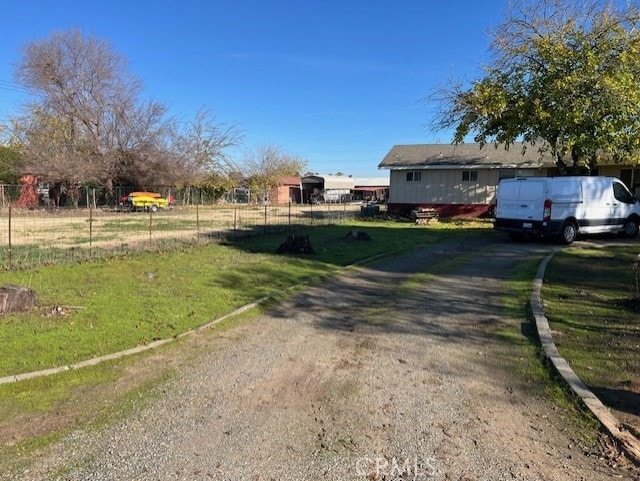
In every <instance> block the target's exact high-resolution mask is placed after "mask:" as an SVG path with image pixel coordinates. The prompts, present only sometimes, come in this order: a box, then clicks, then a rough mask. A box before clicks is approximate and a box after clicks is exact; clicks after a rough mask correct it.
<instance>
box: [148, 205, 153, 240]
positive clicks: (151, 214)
mask: <svg viewBox="0 0 640 481" xmlns="http://www.w3.org/2000/svg"><path fill="white" fill-rule="evenodd" d="M152 232H153V211H152V210H151V208H149V250H151V247H152V240H151V237H152V236H151V234H152Z"/></svg>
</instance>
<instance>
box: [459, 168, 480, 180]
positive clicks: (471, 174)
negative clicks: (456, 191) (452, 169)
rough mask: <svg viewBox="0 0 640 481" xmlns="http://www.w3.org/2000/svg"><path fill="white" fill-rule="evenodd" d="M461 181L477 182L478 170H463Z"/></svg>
mask: <svg viewBox="0 0 640 481" xmlns="http://www.w3.org/2000/svg"><path fill="white" fill-rule="evenodd" d="M462 182H478V171H477V170H463V171H462Z"/></svg>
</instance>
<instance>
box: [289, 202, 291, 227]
mask: <svg viewBox="0 0 640 481" xmlns="http://www.w3.org/2000/svg"><path fill="white" fill-rule="evenodd" d="M289 234H291V201H289Z"/></svg>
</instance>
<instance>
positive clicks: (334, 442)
mask: <svg viewBox="0 0 640 481" xmlns="http://www.w3.org/2000/svg"><path fill="white" fill-rule="evenodd" d="M550 248H551V247H550V246H548V245H544V244H513V243H509V242H506V241H502V240H500V239H498V240H495V239H494V240H486V239H485V240H477V239H476V240H474V239H469V240H468V241H464V242H457V243H454V244H449V245H442V246H438V247H434V248H430V249H424V250H420V251H417V252H414V253H412V254H411V255H407V256H404V257H401V258H398V259H393V260H387V261H385V262H383V263H380V264H377V265H376V266H374V267H368V268H358V269H354V270H351V271H348V272H346V273H345V274H344V275H342V276H340V277H337V278H335V279H332V280H329V281H327V282H325V283H323V284H322V285H319V286H315V287H311V288H309V289H307V290H305V291H304V292H303V293H300V294H297V295H296V296H295V297H293V298H291V299H289V300H287V301H286V302H283V303H281V304H278V305H277V306H275V307H273V308H272V309H271V310H270V311H269V312H268V313H267V314H264V315H261V316H259V317H258V318H257V319H255V320H254V321H251V322H248V323H245V324H243V325H241V326H240V327H236V328H233V329H231V330H227V331H221V332H209V333H202V334H200V335H198V336H197V337H194V338H192V339H189V340H187V341H185V342H181V343H180V345H179V346H177V347H174V348H172V349H175V350H178V349H179V350H181V351H182V353H183V358H182V359H183V361H182V364H181V365H180V366H179V367H178V368H177V369H178V376H177V377H176V379H175V380H174V381H172V382H171V383H170V385H169V386H165V392H164V393H163V394H162V396H160V397H159V398H158V399H156V400H154V401H152V402H151V403H149V405H147V406H145V407H141V408H140V409H138V410H136V411H135V413H133V415H132V416H131V417H130V418H128V419H125V420H123V421H119V422H118V424H116V425H112V426H108V427H106V428H104V429H102V430H100V431H99V432H96V431H89V432H84V431H77V432H74V433H72V434H71V435H69V436H68V437H67V438H65V439H64V440H62V441H61V442H59V443H58V444H56V446H55V447H53V448H52V450H51V452H50V453H48V454H46V455H43V457H42V458H41V459H39V460H38V461H37V462H36V463H35V464H34V465H33V466H31V467H29V469H28V470H25V471H24V472H23V474H22V477H21V478H20V479H25V480H41V479H60V480H74V481H76V480H92V481H96V480H163V481H164V480H167V481H168V480H194V481H196V480H203V481H204V480H249V481H270V480H291V481H294V480H295V481H301V480H322V479H327V480H362V481H370V480H401V479H402V480H406V479H421V480H431V479H433V480H455V481H480V480H487V481H499V480H514V479H515V480H571V481H577V480H589V481H598V480H605V479H606V480H610V479H612V478H616V479H637V478H634V475H633V474H632V473H630V472H629V471H623V470H616V469H614V468H611V467H609V466H608V465H607V463H606V462H605V461H603V460H601V459H598V457H597V456H593V455H591V456H589V455H587V454H585V453H584V452H583V450H582V449H580V448H579V447H577V446H574V445H573V443H572V441H571V440H570V438H569V437H568V435H567V433H566V429H567V427H568V425H567V423H568V421H566V420H564V419H563V416H562V412H561V411H560V410H557V409H555V408H554V406H553V405H552V403H551V402H550V401H549V400H547V399H541V398H539V397H537V396H533V395H532V394H531V392H532V391H531V390H528V389H527V386H526V383H525V382H523V379H522V376H520V375H518V374H515V373H514V369H513V366H512V365H508V364H506V361H504V359H505V356H502V355H501V354H502V353H503V351H502V349H503V347H502V346H501V344H500V342H499V341H498V339H497V338H496V337H495V336H494V335H492V334H489V333H488V329H490V328H493V327H495V326H496V325H498V324H500V323H504V322H506V320H505V319H504V318H503V312H502V308H501V302H502V301H501V292H502V291H501V287H502V283H503V281H504V279H506V278H507V276H508V274H509V272H510V270H511V269H512V268H513V267H514V266H515V265H516V264H517V263H518V262H520V261H522V260H525V259H526V258H528V257H529V256H534V255H536V256H540V255H541V254H543V253H545V252H548V250H549V249H550ZM470 252H473V253H474V254H473V255H470V256H467V257H464V261H463V262H452V263H451V267H450V268H449V269H448V272H446V273H445V274H443V275H439V276H437V277H433V278H431V279H430V280H428V281H424V282H423V283H420V284H417V285H412V286H411V289H406V288H404V289H403V287H402V284H401V283H402V282H403V280H406V279H407V278H408V276H410V274H411V273H415V272H421V271H424V270H425V269H427V268H428V267H429V266H430V265H433V264H434V263H435V262H437V261H439V260H442V259H443V258H447V259H452V258H454V257H455V256H458V255H462V254H465V253H470ZM523 340H524V338H523ZM194 353H197V355H196V354H194ZM159 358H161V356H159ZM7 479H8V478H7Z"/></svg>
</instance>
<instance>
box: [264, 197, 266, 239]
mask: <svg viewBox="0 0 640 481" xmlns="http://www.w3.org/2000/svg"><path fill="white" fill-rule="evenodd" d="M264 233H265V234H266V233H267V204H266V203H265V204H264Z"/></svg>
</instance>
